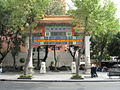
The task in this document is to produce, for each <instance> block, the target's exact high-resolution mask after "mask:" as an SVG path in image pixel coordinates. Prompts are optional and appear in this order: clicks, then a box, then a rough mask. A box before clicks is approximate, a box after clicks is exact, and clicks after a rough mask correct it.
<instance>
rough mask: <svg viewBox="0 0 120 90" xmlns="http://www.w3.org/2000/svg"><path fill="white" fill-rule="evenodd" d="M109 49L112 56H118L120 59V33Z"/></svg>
mask: <svg viewBox="0 0 120 90" xmlns="http://www.w3.org/2000/svg"><path fill="white" fill-rule="evenodd" d="M107 49H108V51H109V55H110V56H118V58H120V32H118V33H117V34H116V35H114V37H113V38H112V40H111V42H109V44H108V48H107Z"/></svg>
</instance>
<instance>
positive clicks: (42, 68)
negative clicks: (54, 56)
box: [40, 62, 46, 74]
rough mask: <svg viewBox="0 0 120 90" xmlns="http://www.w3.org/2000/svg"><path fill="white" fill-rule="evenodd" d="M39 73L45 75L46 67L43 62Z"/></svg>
mask: <svg viewBox="0 0 120 90" xmlns="http://www.w3.org/2000/svg"><path fill="white" fill-rule="evenodd" d="M40 73H42V74H44V73H46V65H45V62H41V68H40Z"/></svg>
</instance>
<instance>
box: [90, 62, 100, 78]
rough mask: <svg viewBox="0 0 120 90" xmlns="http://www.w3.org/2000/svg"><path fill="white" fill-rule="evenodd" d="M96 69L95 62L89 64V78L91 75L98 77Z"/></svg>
mask: <svg viewBox="0 0 120 90" xmlns="http://www.w3.org/2000/svg"><path fill="white" fill-rule="evenodd" d="M96 71H97V67H96V65H95V64H92V66H91V78H93V77H98V75H97V72H96Z"/></svg>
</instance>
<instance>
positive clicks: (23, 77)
mask: <svg viewBox="0 0 120 90" xmlns="http://www.w3.org/2000/svg"><path fill="white" fill-rule="evenodd" d="M17 79H32V77H19V78H17Z"/></svg>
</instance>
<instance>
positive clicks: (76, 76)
mask: <svg viewBox="0 0 120 90" xmlns="http://www.w3.org/2000/svg"><path fill="white" fill-rule="evenodd" d="M71 79H84V78H83V77H82V76H81V75H76V74H75V75H73V76H72V77H71Z"/></svg>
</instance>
